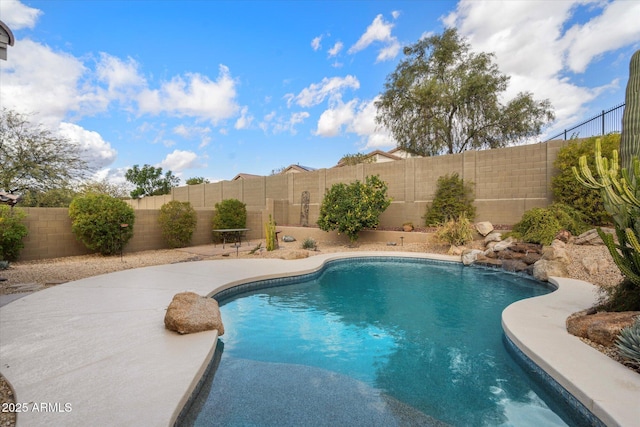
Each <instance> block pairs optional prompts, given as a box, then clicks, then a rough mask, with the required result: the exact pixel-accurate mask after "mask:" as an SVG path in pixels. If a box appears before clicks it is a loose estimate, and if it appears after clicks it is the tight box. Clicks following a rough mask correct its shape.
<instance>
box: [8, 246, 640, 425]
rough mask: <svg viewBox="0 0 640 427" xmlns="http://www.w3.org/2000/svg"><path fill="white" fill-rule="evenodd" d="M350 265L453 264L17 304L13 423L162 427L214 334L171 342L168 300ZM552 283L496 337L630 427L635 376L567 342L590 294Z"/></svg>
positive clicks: (130, 281) (164, 282) (201, 277)
mask: <svg viewBox="0 0 640 427" xmlns="http://www.w3.org/2000/svg"><path fill="white" fill-rule="evenodd" d="M361 256H394V257H397V256H409V257H419V258H437V259H441V260H455V259H456V258H454V257H447V256H436V255H426V254H418V253H401V252H391V253H385V252H350V253H342V254H341V253H331V254H323V255H318V256H313V257H310V258H305V259H301V260H295V261H284V260H279V259H252V260H247V259H233V257H230V259H227V260H224V261H199V262H188V263H178V264H170V265H162V266H155V267H146V268H140V269H135V270H126V271H121V272H118V273H111V274H107V275H102V276H96V277H91V278H87V279H83V280H79V281H75V282H70V283H65V284H62V285H58V286H56V287H53V288H49V289H46V290H43V291H39V292H36V293H33V294H30V295H27V296H25V297H23V298H20V299H17V300H15V301H13V302H11V303H9V304H7V305H5V306H3V307H1V308H0V372H1V373H2V374H3V375H4V376H5V378H6V379H7V380H8V381H9V382H10V383H11V385H12V386H13V388H14V390H15V392H16V401H17V402H18V403H20V404H22V403H24V404H26V405H25V407H26V408H28V411H27V412H24V413H19V414H18V426H51V425H65V426H87V425H121V426H128V425H139V424H140V422H144V425H148V426H170V425H173V424H174V422H175V420H176V418H177V416H178V415H179V413H180V411H181V410H182V407H183V405H184V404H185V402H186V401H187V399H188V398H189V396H190V395H191V393H192V391H193V389H194V387H195V386H196V384H197V382H198V380H199V379H200V377H201V375H202V373H203V372H204V370H205V369H206V367H207V365H208V363H209V361H210V359H211V357H212V355H213V352H214V350H215V344H216V340H217V333H216V331H210V332H201V333H197V334H192V335H184V336H181V335H178V334H176V333H174V332H170V331H167V330H166V329H165V328H164V323H163V319H164V314H165V310H166V308H167V306H168V304H169V303H170V301H171V299H172V297H173V295H175V294H176V293H178V292H182V291H187V290H189V291H194V292H196V293H199V294H201V295H211V294H213V293H215V292H217V291H219V290H222V289H226V288H228V287H231V286H234V285H237V284H240V283H245V282H249V281H252V280H256V279H265V278H273V277H280V276H290V275H297V274H302V273H307V272H311V271H315V270H317V269H319V268H321V267H322V265H323V264H324V263H325V262H326V261H328V260H331V259H336V258H339V257H361ZM457 259H459V257H458V258H457ZM555 282H556V283H557V285H558V286H559V290H558V291H556V292H554V293H551V294H548V295H545V296H542V297H538V298H533V299H528V300H523V301H519V302H517V303H515V304H513V305H511V306H510V307H509V308H507V309H506V310H505V312H504V313H503V325H504V328H505V331H506V333H507V335H508V336H509V338H510V339H511V340H512V341H513V342H514V343H516V344H517V345H518V346H519V347H520V348H521V350H522V351H523V352H524V353H525V354H526V355H527V356H529V357H530V358H531V359H533V360H534V361H535V362H536V363H537V364H538V365H540V366H541V367H543V368H544V369H545V370H547V372H548V373H549V374H550V375H551V376H552V377H553V378H555V379H556V381H558V382H559V383H560V384H562V385H563V386H564V387H565V388H566V389H567V390H569V391H570V392H571V393H572V394H573V395H574V396H575V397H576V398H578V399H579V400H580V401H581V402H582V403H583V404H584V405H585V406H587V408H589V409H590V410H591V411H592V412H593V413H594V414H595V415H596V416H597V417H599V418H600V419H601V420H603V421H604V422H605V423H606V424H607V425H620V426H633V425H637V422H638V420H639V419H640V406H639V405H638V402H640V375H637V374H635V373H633V372H632V371H630V370H628V369H627V368H625V367H623V366H621V365H620V364H618V363H616V362H614V361H613V360H611V359H609V358H608V357H606V356H604V355H602V354H601V353H599V352H598V351H596V350H594V349H592V348H591V347H589V346H587V345H585V344H583V343H582V342H581V341H580V340H579V339H578V338H576V337H574V336H571V335H569V334H567V332H566V329H565V326H564V320H565V318H566V317H567V316H568V315H569V314H571V313H573V312H575V311H578V310H581V309H584V308H586V307H588V306H590V305H592V304H593V302H594V301H595V298H596V295H595V293H594V287H593V286H592V285H590V284H587V283H585V282H580V281H576V280H570V279H555ZM223 320H224V319H223ZM42 404H44V405H42ZM34 408H37V409H42V410H38V411H36V410H34Z"/></svg>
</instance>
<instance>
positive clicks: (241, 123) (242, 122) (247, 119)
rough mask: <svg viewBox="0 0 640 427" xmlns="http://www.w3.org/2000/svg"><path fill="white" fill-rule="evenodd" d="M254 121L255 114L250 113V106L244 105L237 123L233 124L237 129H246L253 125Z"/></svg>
mask: <svg viewBox="0 0 640 427" xmlns="http://www.w3.org/2000/svg"><path fill="white" fill-rule="evenodd" d="M251 122H253V116H252V115H251V114H249V107H246V106H245V107H242V110H241V111H240V117H238V120H236V124H235V125H234V126H233V127H234V128H236V129H246V128H248V127H249V126H251Z"/></svg>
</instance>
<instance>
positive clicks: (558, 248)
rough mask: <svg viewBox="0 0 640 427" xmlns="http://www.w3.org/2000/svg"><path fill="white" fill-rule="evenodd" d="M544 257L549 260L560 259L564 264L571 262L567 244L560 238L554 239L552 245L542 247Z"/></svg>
mask: <svg viewBox="0 0 640 427" xmlns="http://www.w3.org/2000/svg"><path fill="white" fill-rule="evenodd" d="M542 259H543V260H547V261H558V262H561V263H563V264H569V263H570V262H571V258H569V254H568V253H567V249H566V248H565V245H564V243H563V242H561V241H560V240H554V241H553V243H551V246H545V247H544V248H542Z"/></svg>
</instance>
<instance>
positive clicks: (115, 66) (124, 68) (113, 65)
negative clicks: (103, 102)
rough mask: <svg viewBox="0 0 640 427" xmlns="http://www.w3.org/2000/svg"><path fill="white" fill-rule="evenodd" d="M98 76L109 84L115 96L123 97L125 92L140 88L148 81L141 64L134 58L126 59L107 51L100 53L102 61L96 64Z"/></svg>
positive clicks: (111, 92)
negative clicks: (141, 72) (141, 71)
mask: <svg viewBox="0 0 640 427" xmlns="http://www.w3.org/2000/svg"><path fill="white" fill-rule="evenodd" d="M96 77H97V78H98V80H99V81H101V82H104V83H106V84H107V87H108V91H109V93H110V94H112V97H114V98H122V97H123V96H124V95H125V94H129V95H131V94H132V91H135V90H140V89H141V88H143V87H145V86H146V85H147V81H146V79H145V78H144V76H142V74H140V71H139V65H138V63H137V62H136V61H135V60H134V59H133V58H127V60H126V61H123V60H121V59H120V58H117V57H115V56H112V55H109V54H107V53H104V52H102V53H100V61H99V62H98V64H97V65H96Z"/></svg>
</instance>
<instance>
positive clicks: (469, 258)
mask: <svg viewBox="0 0 640 427" xmlns="http://www.w3.org/2000/svg"><path fill="white" fill-rule="evenodd" d="M481 253H482V251H481V250H479V249H467V250H464V251H462V263H463V264H464V265H471V264H473V263H474V262H475V261H476V259H477V258H478V254H481Z"/></svg>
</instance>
